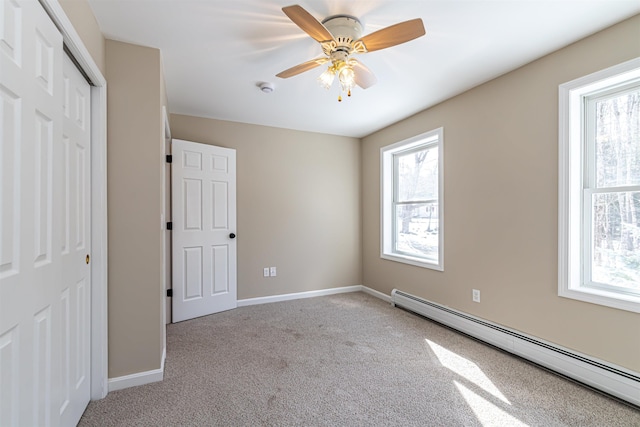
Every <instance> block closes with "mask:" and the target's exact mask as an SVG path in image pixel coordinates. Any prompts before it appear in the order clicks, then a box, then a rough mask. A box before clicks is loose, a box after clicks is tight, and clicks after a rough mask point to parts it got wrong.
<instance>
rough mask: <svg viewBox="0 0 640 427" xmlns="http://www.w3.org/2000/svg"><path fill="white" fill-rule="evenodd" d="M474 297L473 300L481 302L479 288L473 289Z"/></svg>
mask: <svg viewBox="0 0 640 427" xmlns="http://www.w3.org/2000/svg"><path fill="white" fill-rule="evenodd" d="M472 299H473V302H480V291H479V290H478V289H473V291H472Z"/></svg>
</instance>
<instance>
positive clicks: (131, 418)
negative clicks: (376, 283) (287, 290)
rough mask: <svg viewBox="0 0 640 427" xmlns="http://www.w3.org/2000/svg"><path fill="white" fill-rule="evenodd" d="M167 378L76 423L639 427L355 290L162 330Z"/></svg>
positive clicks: (567, 385)
mask: <svg viewBox="0 0 640 427" xmlns="http://www.w3.org/2000/svg"><path fill="white" fill-rule="evenodd" d="M167 340H168V343H167V348H168V350H167V351H168V353H167V359H166V366H165V379H164V381H162V382H158V383H154V384H149V385H145V386H141V387H135V388H130V389H125V390H120V391H115V392H112V393H109V395H108V396H107V397H106V398H105V399H103V400H100V401H95V402H91V403H90V404H89V407H88V408H87V410H86V412H85V414H84V415H83V417H82V419H81V421H80V424H79V425H80V426H125V425H126V426H522V425H528V426H545V427H549V426H603V427H604V426H606V427H612V426H636V427H637V426H640V411H638V410H636V409H634V408H631V407H629V406H627V405H624V404H622V403H619V402H617V401H615V400H613V399H610V398H608V397H606V396H603V395H601V394H599V393H596V392H594V391H592V390H589V389H587V388H585V387H582V386H580V385H578V384H575V383H573V382H571V381H568V380H565V379H563V378H560V377H558V376H556V375H553V374H551V373H549V372H547V371H545V370H543V369H540V368H538V367H536V366H534V365H531V364H529V363H527V362H524V361H522V360H520V359H518V358H515V357H512V356H510V355H508V354H506V353H503V352H501V351H498V350H496V349H494V348H492V347H489V346H486V345H484V344H482V343H480V342H477V341H475V340H472V339H470V338H468V337H466V336H464V335H461V334H458V333H456V332H454V331H452V330H449V329H447V328H444V327H442V326H440V325H438V324H435V323H433V322H430V321H428V320H425V319H423V318H421V317H418V316H415V315H413V314H411V313H408V312H405V311H403V310H400V309H398V308H393V307H391V306H390V305H389V304H387V303H385V302H383V301H381V300H379V299H376V298H374V297H372V296H370V295H367V294H364V293H350V294H339V295H333V296H326V297H317V298H309V299H301V300H296V301H287V302H281V303H273V304H264V305H257V306H249V307H242V308H238V309H236V310H232V311H228V312H224V313H218V314H214V315H211V316H206V317H202V318H199V319H195V320H190V321H187V322H182V323H178V324H173V325H169V326H168V330H167Z"/></svg>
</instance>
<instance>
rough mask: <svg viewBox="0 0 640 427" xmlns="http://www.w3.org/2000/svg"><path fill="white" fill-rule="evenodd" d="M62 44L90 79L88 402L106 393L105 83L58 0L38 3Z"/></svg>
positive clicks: (45, 0)
mask: <svg viewBox="0 0 640 427" xmlns="http://www.w3.org/2000/svg"><path fill="white" fill-rule="evenodd" d="M39 1H40V3H41V4H42V6H43V7H44V9H45V11H46V12H47V13H48V14H49V17H50V18H51V20H52V21H53V23H54V24H55V25H56V27H58V31H60V33H61V34H62V37H63V40H64V44H65V46H66V47H67V49H68V50H69V53H70V54H71V56H72V57H73V59H74V60H75V61H76V62H77V63H78V66H79V67H80V69H81V70H82V71H83V72H84V73H85V75H86V76H87V77H88V78H89V80H91V84H92V86H91V259H92V264H91V399H92V400H95V399H102V398H104V397H105V396H106V395H107V392H108V383H107V379H108V351H107V345H108V335H107V326H108V322H107V315H108V312H107V262H108V261H107V255H108V254H107V237H108V236H107V209H106V207H107V80H106V79H105V78H104V76H103V75H102V72H101V71H100V68H98V66H97V64H96V63H95V61H94V60H93V58H92V56H91V54H90V53H89V51H88V50H87V48H86V46H85V45H84V43H83V41H82V39H81V38H80V35H79V34H78V33H77V31H76V30H75V28H74V27H73V24H72V23H71V21H70V20H69V18H68V17H67V15H66V13H65V12H64V10H63V9H62V6H61V5H60V3H59V2H58V0H39Z"/></svg>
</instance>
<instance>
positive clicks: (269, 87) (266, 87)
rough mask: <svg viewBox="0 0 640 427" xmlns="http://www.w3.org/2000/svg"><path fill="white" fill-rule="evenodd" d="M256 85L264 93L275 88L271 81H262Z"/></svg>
mask: <svg viewBox="0 0 640 427" xmlns="http://www.w3.org/2000/svg"><path fill="white" fill-rule="evenodd" d="M258 87H259V88H260V90H261V91H262V92H264V93H271V92H273V91H274V89H275V86H274V85H273V83H269V82H262V83H260V84H259V85H258Z"/></svg>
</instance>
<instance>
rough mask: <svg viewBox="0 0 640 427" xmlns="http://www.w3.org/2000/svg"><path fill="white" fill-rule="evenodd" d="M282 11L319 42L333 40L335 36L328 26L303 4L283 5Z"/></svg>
mask: <svg viewBox="0 0 640 427" xmlns="http://www.w3.org/2000/svg"><path fill="white" fill-rule="evenodd" d="M282 11H283V12H284V13H285V15H287V16H288V17H289V19H291V20H292V21H293V23H294V24H296V25H297V26H298V27H300V28H301V29H302V31H304V32H305V33H307V34H309V35H310V36H311V37H313V39H314V40H315V41H317V42H320V43H323V42H327V41H331V40H333V36H332V35H331V33H330V32H329V30H327V28H326V27H325V26H324V25H322V24H321V23H320V21H318V20H317V19H316V18H314V17H313V16H311V14H310V13H309V12H307V11H306V10H304V9H303V8H302V6H298V5H297V4H296V5H293V6H287V7H283V8H282Z"/></svg>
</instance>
